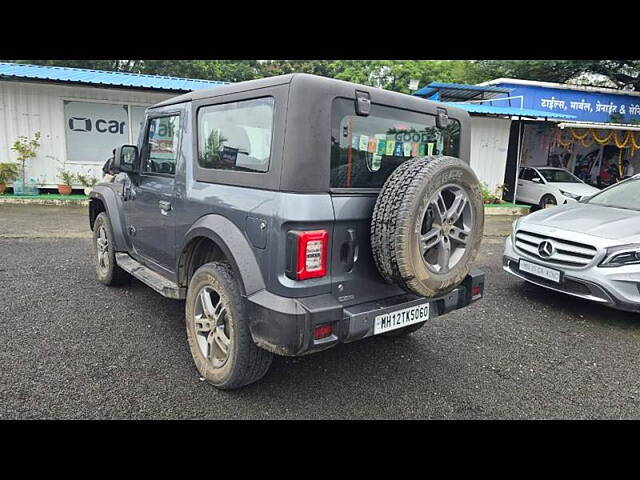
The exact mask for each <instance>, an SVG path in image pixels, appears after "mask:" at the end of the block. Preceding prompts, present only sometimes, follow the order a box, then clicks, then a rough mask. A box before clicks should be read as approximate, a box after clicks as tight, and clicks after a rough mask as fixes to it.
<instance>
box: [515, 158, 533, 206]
mask: <svg viewBox="0 0 640 480" xmlns="http://www.w3.org/2000/svg"><path fill="white" fill-rule="evenodd" d="M531 177H532V170H531V169H530V168H527V167H522V168H521V169H520V175H519V176H518V191H517V199H516V201H517V202H524V203H533V201H532V200H531V189H532V185H531V184H532V183H533V182H531Z"/></svg>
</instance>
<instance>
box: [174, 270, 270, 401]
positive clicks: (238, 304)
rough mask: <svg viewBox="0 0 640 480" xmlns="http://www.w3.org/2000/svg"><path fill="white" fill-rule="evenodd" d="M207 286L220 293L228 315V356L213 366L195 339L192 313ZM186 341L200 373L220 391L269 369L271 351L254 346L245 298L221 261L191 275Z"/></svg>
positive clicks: (248, 382)
mask: <svg viewBox="0 0 640 480" xmlns="http://www.w3.org/2000/svg"><path fill="white" fill-rule="evenodd" d="M205 286H210V287H212V288H213V290H215V292H216V293H217V294H218V295H219V296H220V298H221V300H222V302H223V304H224V306H225V308H227V309H228V313H229V316H228V317H227V318H228V321H229V338H230V340H231V344H230V347H229V355H228V358H227V360H226V362H225V363H224V365H222V366H220V367H218V368H215V367H214V366H213V365H212V363H211V362H209V360H208V359H207V358H205V356H204V355H203V354H202V351H201V350H200V347H199V346H198V340H197V338H196V328H195V322H194V314H195V313H194V312H195V307H196V300H197V296H198V294H199V292H200V291H201V290H202V288H203V287H205ZM185 322H186V331H187V341H188V342H189V348H190V350H191V355H192V357H193V360H194V362H195V365H196V368H197V370H198V372H199V373H200V375H201V376H202V377H203V378H204V379H205V380H206V381H207V382H208V383H210V384H212V385H213V386H215V387H216V388H219V389H222V390H230V389H234V388H239V387H242V386H244V385H248V384H250V383H253V382H256V381H258V380H260V379H261V378H262V377H263V376H264V375H265V374H266V373H267V371H268V370H269V367H270V366H271V361H272V359H273V354H272V353H271V352H268V351H266V350H264V349H262V348H259V347H257V346H256V344H255V343H254V342H253V338H251V333H250V331H249V323H248V321H247V317H246V313H245V305H244V300H243V299H242V295H241V293H240V288H239V287H238V283H237V282H236V280H235V278H234V274H233V271H232V269H231V267H230V266H229V265H228V264H226V263H223V262H211V263H206V264H204V265H202V266H201V267H200V268H198V270H196V272H195V273H194V274H193V277H191V281H190V282H189V289H188V291H187V299H186V305H185Z"/></svg>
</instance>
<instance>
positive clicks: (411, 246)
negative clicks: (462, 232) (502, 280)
mask: <svg viewBox="0 0 640 480" xmlns="http://www.w3.org/2000/svg"><path fill="white" fill-rule="evenodd" d="M447 185H454V186H455V187H458V188H461V189H463V190H464V191H465V193H466V194H467V196H468V200H469V206H470V208H471V209H472V217H473V225H472V228H471V232H470V234H469V237H468V238H467V247H466V248H465V251H464V254H463V255H462V257H460V259H459V261H458V262H457V263H456V264H455V265H454V266H453V267H452V268H451V269H450V270H449V271H448V272H446V273H439V272H433V271H431V270H429V269H428V268H427V266H426V264H425V262H424V261H423V259H422V258H421V254H420V247H419V242H418V237H419V235H420V229H421V227H422V222H423V219H424V212H425V211H426V208H427V206H428V202H429V200H430V199H431V197H432V196H433V195H434V194H435V193H436V192H437V191H438V189H440V188H441V187H443V186H447ZM483 229H484V205H483V203H482V195H481V188H480V183H479V181H478V178H477V176H476V175H475V173H474V172H473V170H472V169H471V167H469V165H467V164H466V163H465V162H463V161H462V160H460V159H458V158H454V157H447V156H438V157H435V156H428V157H416V158H413V159H410V160H407V161H406V162H404V163H402V164H401V165H400V166H399V167H398V168H396V170H395V171H394V172H393V174H391V176H390V177H389V178H388V179H387V181H386V182H385V184H384V185H383V187H382V190H381V192H380V194H379V195H378V198H377V200H376V204H375V207H374V210H373V217H372V220H371V250H372V253H373V257H374V259H375V263H376V266H377V268H378V271H379V272H380V275H381V276H382V278H383V279H385V280H386V281H387V282H389V283H393V284H396V285H398V286H400V287H401V288H403V289H405V290H406V291H408V292H411V293H415V294H417V295H420V296H425V297H433V296H438V295H442V294H445V293H447V292H448V291H450V290H452V289H453V288H455V287H456V286H457V285H458V284H460V283H461V282H462V281H463V280H464V277H465V276H466V275H467V274H468V273H469V271H470V270H471V267H472V263H473V261H474V260H475V258H476V256H477V254H478V250H479V248H480V242H481V241H482V234H483Z"/></svg>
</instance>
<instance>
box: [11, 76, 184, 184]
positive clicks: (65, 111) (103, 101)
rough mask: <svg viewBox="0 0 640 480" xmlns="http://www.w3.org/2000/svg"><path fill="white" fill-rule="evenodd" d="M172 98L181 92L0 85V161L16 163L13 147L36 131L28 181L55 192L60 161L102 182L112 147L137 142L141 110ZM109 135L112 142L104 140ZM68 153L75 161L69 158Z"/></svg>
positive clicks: (50, 85) (47, 84) (19, 83)
mask: <svg viewBox="0 0 640 480" xmlns="http://www.w3.org/2000/svg"><path fill="white" fill-rule="evenodd" d="M176 95H179V93H178V92H176V93H163V92H148V91H143V90H131V89H122V88H120V89H118V88H96V87H84V86H71V85H69V86H67V85H58V84H50V83H34V82H22V81H20V82H17V81H0V162H7V161H16V159H17V154H16V152H14V151H13V150H11V146H12V145H13V143H14V142H15V141H16V140H17V139H18V137H19V136H21V135H22V136H26V137H29V138H33V137H34V135H35V133H36V132H40V134H41V138H40V148H39V149H38V156H37V157H36V158H35V159H32V160H29V161H28V162H27V179H29V178H34V179H35V180H36V182H37V183H38V186H39V187H41V188H56V187H57V185H58V184H59V178H58V168H60V167H61V166H62V165H61V163H59V162H66V168H67V169H68V170H70V171H72V172H78V173H83V174H89V175H90V176H94V177H98V178H100V177H101V176H102V165H103V164H104V162H105V161H106V159H107V158H108V157H109V156H110V155H111V149H112V148H113V147H115V146H116V145H118V144H121V143H129V142H131V143H134V144H135V143H136V141H137V132H138V129H139V128H138V125H139V122H140V120H141V115H142V112H143V109H144V108H145V107H147V106H149V105H153V104H155V103H158V102H160V101H162V100H166V99H167V98H171V97H174V96H176ZM83 109H84V110H83ZM114 109H120V110H121V113H120V116H118V117H117V118H116V120H114V119H112V118H110V116H109V115H110V113H111V111H113V110H114ZM78 112H80V113H78ZM83 112H84V113H83ZM111 116H113V115H111ZM102 117H105V118H102ZM120 117H122V118H120ZM123 122H124V123H123ZM87 129H88V130H89V131H88V132H87ZM79 132H80V133H83V132H84V133H87V138H89V140H88V141H87V140H86V139H85V140H76V139H75V136H80V134H79ZM114 134H116V135H114ZM107 136H110V138H111V140H108V139H107V140H105V139H106V137H107ZM69 139H71V140H70V142H71V145H68V144H67V142H68V140H69ZM91 139H93V140H91ZM110 142H111V143H113V146H111V143H110ZM68 147H71V148H68ZM69 152H71V156H72V157H74V158H69V157H68V154H69ZM77 152H81V153H80V154H78V153H77ZM74 187H75V188H80V187H81V186H80V185H75V186H74Z"/></svg>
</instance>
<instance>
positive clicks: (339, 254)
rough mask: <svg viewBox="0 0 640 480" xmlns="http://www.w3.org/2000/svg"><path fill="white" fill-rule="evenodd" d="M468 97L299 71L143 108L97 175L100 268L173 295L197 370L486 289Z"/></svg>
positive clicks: (376, 327) (410, 324) (302, 344)
mask: <svg viewBox="0 0 640 480" xmlns="http://www.w3.org/2000/svg"><path fill="white" fill-rule="evenodd" d="M469 137H470V135H469V119H468V114H467V113H465V112H464V111H462V110H459V109H455V108H449V107H448V108H447V109H444V108H441V107H439V106H438V104H437V103H433V102H429V101H425V100H423V99H419V98H416V97H411V96H408V95H403V94H399V93H393V92H389V91H385V90H381V89H376V88H372V87H367V86H363V85H356V84H352V83H347V82H342V81H338V80H332V79H327V78H322V77H316V76H312V75H303V74H293V75H285V76H280V77H272V78H268V79H262V80H254V81H249V82H242V83H237V84H234V85H227V86H221V87H217V88H214V89H210V90H202V91H197V92H194V93H189V94H186V95H182V96H179V97H176V98H173V99H170V100H167V101H165V102H162V103H160V104H158V105H155V106H153V107H151V108H149V109H148V110H147V112H146V115H145V120H144V127H143V128H142V130H141V133H140V138H139V140H138V145H136V146H133V145H124V146H122V147H119V148H117V149H116V150H115V152H114V158H113V166H112V168H113V170H115V171H116V172H119V173H117V175H116V176H115V178H114V180H113V181H112V182H108V183H100V184H98V185H97V186H96V187H95V188H94V190H93V191H92V192H91V199H90V208H89V216H90V225H91V228H92V230H93V233H94V249H95V252H94V253H95V262H96V272H97V276H98V279H99V281H101V282H102V283H104V284H106V285H116V284H121V283H124V282H126V281H127V280H129V279H130V278H131V276H133V277H136V278H137V279H139V280H140V281H142V282H144V283H145V284H147V285H149V286H150V287H152V288H153V289H155V290H156V291H157V292H159V293H160V294H162V295H164V296H166V297H170V298H175V299H185V300H186V301H185V310H186V312H185V318H186V332H187V338H188V341H189V346H190V348H191V353H192V355H193V358H194V361H195V364H196V367H197V369H198V371H199V372H200V374H201V375H202V376H203V377H204V378H205V379H206V380H207V381H208V382H210V383H212V384H213V385H215V386H216V387H218V388H226V389H229V388H237V387H240V386H242V385H246V384H248V383H251V382H254V381H256V380H258V379H260V378H261V377H262V376H263V375H264V374H265V373H266V371H267V369H268V368H269V365H270V363H271V359H272V354H273V353H276V354H280V355H302V354H306V353H311V352H317V351H320V350H323V349H326V348H329V347H332V346H334V345H336V344H337V343H340V342H352V341H354V340H359V339H362V338H365V337H369V336H371V335H376V334H385V335H398V334H403V333H410V332H412V331H415V330H417V329H418V328H420V327H421V326H422V325H424V323H425V322H426V321H427V320H428V319H430V318H433V317H435V316H438V315H442V314H444V313H447V312H449V311H451V310H454V309H457V308H461V307H464V306H466V305H468V304H469V303H471V302H472V301H474V300H477V299H479V298H481V297H482V295H483V288H484V275H483V274H482V272H480V271H477V270H473V271H472V270H471V265H472V262H473V261H474V259H475V256H476V254H477V251H478V248H479V244H480V241H481V238H482V229H483V225H484V213H483V208H482V201H481V194H480V187H479V184H478V180H477V178H476V176H475V174H474V173H473V171H472V170H471V169H470V168H469Z"/></svg>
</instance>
